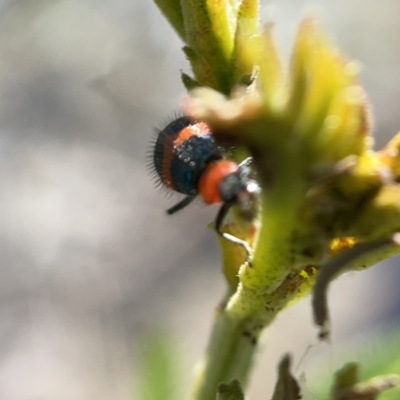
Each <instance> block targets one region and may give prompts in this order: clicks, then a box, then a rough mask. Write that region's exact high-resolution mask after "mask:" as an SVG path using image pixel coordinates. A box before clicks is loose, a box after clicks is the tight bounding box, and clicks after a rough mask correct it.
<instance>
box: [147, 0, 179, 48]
mask: <svg viewBox="0 0 400 400" xmlns="http://www.w3.org/2000/svg"><path fill="white" fill-rule="evenodd" d="M154 2H155V3H156V4H157V6H158V7H159V8H160V10H161V12H162V13H163V14H164V15H165V17H166V18H167V20H168V21H169V23H170V24H171V25H172V26H173V28H174V29H175V30H176V32H177V33H178V35H179V36H180V37H181V39H182V40H183V41H185V25H184V22H183V15H182V9H181V3H180V1H177V0H154Z"/></svg>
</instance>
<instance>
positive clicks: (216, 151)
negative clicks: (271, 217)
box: [152, 116, 260, 261]
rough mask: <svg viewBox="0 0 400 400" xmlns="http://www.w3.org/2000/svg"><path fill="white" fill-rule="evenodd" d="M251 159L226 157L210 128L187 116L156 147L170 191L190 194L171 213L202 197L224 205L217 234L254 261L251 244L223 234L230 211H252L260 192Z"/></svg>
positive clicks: (159, 173)
mask: <svg viewBox="0 0 400 400" xmlns="http://www.w3.org/2000/svg"><path fill="white" fill-rule="evenodd" d="M251 161H252V159H251V157H249V158H247V159H245V160H244V161H243V162H241V163H240V164H238V163H237V162H235V161H232V160H228V159H227V158H226V152H225V149H224V148H223V147H221V146H219V145H218V144H217V143H216V141H215V138H214V136H213V133H212V131H211V129H210V127H209V126H208V125H207V124H206V123H204V122H199V121H194V120H193V119H191V118H189V117H187V116H181V117H179V118H176V119H174V120H173V121H172V122H170V123H169V124H168V125H167V126H166V127H165V128H164V129H162V130H160V131H159V132H158V136H157V139H156V141H155V145H154V148H153V154H152V164H153V170H154V173H155V176H156V177H157V178H158V180H159V182H160V183H161V184H163V185H164V186H166V187H167V188H169V189H171V190H174V191H176V192H179V193H182V194H184V195H186V197H185V198H184V199H183V200H181V201H180V202H179V203H177V204H175V205H174V206H173V207H171V208H169V209H168V210H167V213H168V214H174V213H176V212H177V211H179V210H182V209H183V208H184V207H186V206H187V205H189V204H190V203H191V202H192V201H193V200H194V199H195V198H196V196H198V195H200V196H201V197H202V199H203V201H204V202H205V203H206V204H213V203H222V206H221V208H220V209H219V212H218V214H217V216H216V219H215V230H216V232H217V233H218V234H219V235H221V236H222V237H224V238H225V239H227V240H229V241H231V242H233V243H236V244H238V245H239V246H242V247H243V248H244V249H245V250H246V253H247V260H248V261H250V258H251V248H250V246H249V244H248V243H247V242H246V241H244V240H242V239H239V238H237V237H235V236H233V235H230V234H229V233H225V232H222V231H221V228H222V224H223V222H224V219H225V217H226V216H227V214H228V212H229V209H230V208H231V207H232V206H234V205H236V206H239V207H240V208H242V209H244V210H246V209H249V207H250V206H251V204H252V203H253V201H254V199H255V198H256V197H257V195H258V193H259V192H260V187H259V185H258V184H257V182H256V181H255V180H253V179H251V178H250V167H249V165H250V163H251Z"/></svg>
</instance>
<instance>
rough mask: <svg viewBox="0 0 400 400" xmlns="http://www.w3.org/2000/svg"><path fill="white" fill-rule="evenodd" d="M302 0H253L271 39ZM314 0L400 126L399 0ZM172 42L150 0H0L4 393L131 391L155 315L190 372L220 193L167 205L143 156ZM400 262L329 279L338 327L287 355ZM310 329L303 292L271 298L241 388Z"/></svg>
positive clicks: (177, 92) (215, 275) (174, 85)
mask: <svg viewBox="0 0 400 400" xmlns="http://www.w3.org/2000/svg"><path fill="white" fill-rule="evenodd" d="M308 3H309V2H307V1H300V0H296V1H293V0H292V1H289V0H279V1H276V2H274V3H270V2H264V8H263V12H262V14H263V18H264V20H265V21H266V20H267V18H269V19H271V18H272V19H273V20H275V21H276V29H277V36H278V39H279V42H280V45H281V49H282V54H283V55H288V54H289V48H290V44H291V41H292V39H293V35H294V33H295V30H296V26H297V23H298V21H299V19H300V18H301V16H303V15H304V13H305V10H307V9H310V7H309V6H308V7H306V6H307V5H308ZM313 4H314V7H312V9H313V10H314V11H315V10H317V12H318V13H319V15H320V16H321V17H322V18H323V21H324V23H325V25H326V27H327V29H328V30H329V31H330V34H331V36H332V37H333V38H334V40H335V41H336V43H337V44H339V45H340V47H341V48H342V49H343V51H344V52H345V53H346V54H347V55H348V56H349V57H350V58H354V59H357V60H359V61H360V62H361V64H362V65H363V66H364V69H363V73H362V81H363V83H364V84H365V87H366V89H367V91H368V93H369V96H370V98H371V101H372V104H373V107H374V110H375V113H376V128H375V136H376V139H377V146H378V147H381V146H382V145H383V144H384V143H385V142H386V141H387V140H388V139H389V138H390V137H391V136H392V135H393V134H394V133H396V132H397V130H398V129H399V128H400V115H399V114H400V113H399V110H400V70H399V60H400V40H399V37H400V24H399V20H400V2H399V1H398V0H385V1H383V2H382V1H378V0H370V1H368V2H365V0H350V1H349V0H337V1H333V0H331V1H328V0H326V1H314V3H313ZM181 46H182V44H181V43H180V41H179V39H178V38H177V36H176V35H175V34H174V32H173V31H172V29H171V28H170V27H169V26H168V24H167V22H166V21H165V20H164V19H163V17H162V16H161V14H160V12H159V11H158V9H157V8H156V7H155V5H154V4H153V2H152V1H151V0H64V1H62V0H60V1H41V0H32V1H29V0H25V1H17V0H13V1H4V0H3V1H1V2H0V155H1V156H0V252H1V253H0V254H1V264H0V272H1V279H0V399H1V400H11V399H12V400H39V399H40V400H67V399H68V400H70V399H73V400H81V399H85V400H87V399H97V400H106V399H107V400H108V399H110V400H111V399H112V400H114V399H118V400H127V399H137V395H135V388H136V386H137V382H136V380H135V378H136V376H137V373H138V370H139V365H138V364H139V363H138V357H139V353H140V346H141V345H140V343H141V338H142V337H143V335H146V334H147V333H148V332H149V331H153V330H161V331H162V332H166V335H167V336H168V337H169V338H170V339H171V340H172V342H173V343H175V346H176V349H177V351H178V355H177V360H176V362H177V365H180V367H181V368H182V371H184V372H182V373H183V374H184V376H185V380H184V383H183V384H182V386H183V388H182V389H183V391H185V390H187V389H188V387H189V384H190V377H191V371H192V369H193V366H194V365H195V363H196V361H198V360H199V358H200V357H201V354H202V352H203V350H204V346H205V344H206V342H207V338H208V334H209V330H210V327H211V321H212V317H213V312H214V307H215V305H216V304H217V303H218V301H219V300H220V299H221V297H222V294H223V292H224V280H223V278H222V275H221V273H220V270H219V259H220V255H219V252H218V247H217V244H216V241H215V238H214V235H213V234H212V232H211V231H209V230H208V229H207V228H206V223H205V222H206V221H211V220H212V219H213V216H214V214H215V211H216V210H215V208H213V207H205V206H203V205H202V204H201V203H200V202H199V203H197V204H195V205H192V206H191V207H190V208H189V209H187V210H186V211H183V212H182V213H180V214H178V215H176V216H174V217H173V218H167V216H166V215H165V214H164V210H165V209H166V208H167V207H168V206H170V205H171V204H172V202H173V201H174V200H175V199H174V198H170V199H168V198H167V197H166V196H164V195H163V194H162V193H161V192H160V191H157V190H156V189H155V188H154V185H153V183H152V181H151V180H150V179H149V176H148V172H147V171H146V167H145V153H146V150H147V148H148V146H149V142H150V139H151V137H152V134H153V128H154V127H156V126H162V125H163V123H164V122H165V121H166V119H167V120H168V116H169V115H170V114H171V113H173V112H174V111H175V110H177V109H178V107H179V102H180V98H181V96H182V94H183V93H184V90H183V87H182V85H181V83H180V74H179V71H180V70H184V71H185V72H187V73H189V72H190V70H189V67H188V63H187V62H186V60H185V58H184V56H183V55H182V52H181V50H180V48H181ZM396 264H398V260H396V259H394V260H390V261H388V262H386V263H385V264H383V265H381V266H379V267H376V268H375V269H372V270H370V271H367V272H364V273H362V274H360V273H353V274H349V275H347V276H345V277H343V278H341V279H340V280H339V281H338V282H336V283H335V284H334V285H333V287H332V290H331V292H330V301H331V305H332V318H333V321H334V327H333V332H334V335H333V344H332V345H331V346H330V347H327V346H322V345H318V346H317V347H316V348H315V349H313V351H312V352H311V353H312V355H309V356H308V357H307V358H306V361H303V363H302V364H301V366H300V370H299V371H300V372H302V371H303V372H304V371H306V370H307V368H308V366H309V365H311V366H312V364H313V362H314V361H313V360H314V359H316V358H318V357H321V356H322V357H323V354H324V353H326V354H328V356H327V357H328V359H329V360H330V361H332V360H333V359H335V356H336V352H337V350H336V349H338V348H339V346H340V343H342V342H343V341H345V340H348V339H349V338H350V339H351V338H352V337H353V338H354V336H355V335H356V337H359V336H360V335H361V336H363V335H364V334H365V333H366V332H368V331H370V330H371V329H373V327H376V326H379V325H380V324H384V323H385V322H387V321H390V320H393V319H394V318H396V316H397V314H398V312H399V295H398V285H397V283H396V282H397V281H398V279H399V278H400V276H399V272H398V271H397V269H398V268H397V266H396ZM357 335H358V336H357ZM315 337H316V330H315V329H314V328H313V326H312V323H311V312H310V300H309V299H305V300H304V301H302V302H301V303H299V304H298V305H296V306H295V307H294V308H292V309H290V310H288V311H287V312H285V313H282V315H281V316H280V317H279V319H278V321H277V323H276V324H275V325H274V326H273V327H272V329H271V332H270V334H269V336H268V338H267V340H266V346H265V349H264V352H263V354H262V355H261V356H260V360H259V366H258V368H257V372H256V374H255V376H254V380H253V382H252V385H251V389H250V397H251V398H254V399H257V398H259V399H260V398H266V397H265V395H266V393H268V392H269V391H270V390H271V385H272V383H273V382H274V381H275V365H276V362H277V360H278V359H279V358H280V357H281V355H282V354H283V352H285V351H287V350H293V351H294V352H295V354H296V356H297V357H300V356H301V355H302V354H303V353H304V351H305V349H306V347H307V346H308V345H309V344H312V343H315ZM328 364H329V363H328ZM261 393H263V395H261Z"/></svg>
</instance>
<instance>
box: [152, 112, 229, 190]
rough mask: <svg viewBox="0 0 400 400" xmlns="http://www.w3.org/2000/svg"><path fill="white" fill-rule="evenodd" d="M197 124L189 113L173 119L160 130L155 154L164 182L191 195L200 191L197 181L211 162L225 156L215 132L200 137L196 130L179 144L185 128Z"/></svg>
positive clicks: (157, 169) (158, 169)
mask: <svg viewBox="0 0 400 400" xmlns="http://www.w3.org/2000/svg"><path fill="white" fill-rule="evenodd" d="M196 124H197V122H195V121H193V120H191V119H190V118H188V117H185V116H184V117H180V118H177V119H175V120H174V121H172V122H171V123H170V124H168V125H167V126H166V127H165V128H164V129H163V130H162V131H160V132H159V135H158V137H157V140H156V143H155V146H154V153H153V162H154V167H155V170H156V172H157V174H158V176H159V177H160V180H161V182H162V183H163V184H164V185H165V186H167V187H169V188H170V189H173V190H175V191H177V192H180V193H183V194H186V195H189V196H195V195H196V194H197V193H198V190H197V182H198V179H199V177H200V175H201V174H202V172H203V171H204V169H205V168H206V166H207V164H208V163H209V162H210V161H213V160H218V159H221V158H223V156H224V150H223V148H222V147H220V146H218V145H217V144H216V143H215V140H214V137H213V136H212V134H211V133H209V134H206V135H204V134H202V135H199V136H198V135H196V130H195V129H194V130H193V131H192V133H193V135H191V136H189V137H187V138H186V139H185V140H184V141H183V142H182V143H181V144H180V145H179V146H177V145H176V141H177V140H178V139H179V138H180V135H181V133H182V131H183V130H184V129H185V128H187V127H189V126H190V125H196ZM197 131H198V130H197ZM198 132H199V131H198ZM199 133H200V132H199Z"/></svg>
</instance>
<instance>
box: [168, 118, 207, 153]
mask: <svg viewBox="0 0 400 400" xmlns="http://www.w3.org/2000/svg"><path fill="white" fill-rule="evenodd" d="M206 135H211V130H210V127H209V126H208V125H207V124H206V123H205V122H197V123H195V124H193V125H189V126H187V127H186V128H183V129H182V130H181V131H180V132H178V134H177V137H176V139H174V145H175V146H176V147H179V146H180V145H181V144H182V143H185V142H186V140H188V139H189V138H191V137H192V136H206Z"/></svg>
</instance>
